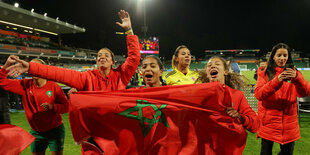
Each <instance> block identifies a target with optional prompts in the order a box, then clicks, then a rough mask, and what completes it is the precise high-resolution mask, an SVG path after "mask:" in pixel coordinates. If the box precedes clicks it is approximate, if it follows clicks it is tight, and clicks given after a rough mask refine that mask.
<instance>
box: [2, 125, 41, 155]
mask: <svg viewBox="0 0 310 155" xmlns="http://www.w3.org/2000/svg"><path fill="white" fill-rule="evenodd" d="M34 139H35V137H34V136H32V135H31V134H30V133H28V132H27V131H26V130H24V129H23V128H21V127H18V126H15V125H10V124H0V146H1V147H0V154H5V155H16V154H20V153H21V152H22V151H23V150H24V149H25V148H27V147H28V146H29V145H30V144H31V143H32V142H33V141H34Z"/></svg>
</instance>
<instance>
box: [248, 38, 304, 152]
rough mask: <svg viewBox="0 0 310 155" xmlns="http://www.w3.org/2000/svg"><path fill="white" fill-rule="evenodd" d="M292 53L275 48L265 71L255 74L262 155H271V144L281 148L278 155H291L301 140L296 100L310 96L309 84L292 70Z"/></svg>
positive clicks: (285, 47)
mask: <svg viewBox="0 0 310 155" xmlns="http://www.w3.org/2000/svg"><path fill="white" fill-rule="evenodd" d="M286 64H290V65H292V64H293V61H292V57H291V49H290V48H289V46H288V45H286V44H284V43H279V44H277V45H275V46H274V47H273V48H272V50H271V54H270V56H269V59H268V61H267V67H266V69H265V70H264V71H263V72H262V73H261V74H258V79H257V84H256V88H255V90H254V94H255V97H256V98H257V100H258V101H259V102H258V116H259V117H260V119H261V127H260V128H259V130H258V132H257V136H258V137H260V138H262V141H261V153H260V154H261V155H271V154H272V147H273V143H274V142H277V143H279V144H280V148H281V152H280V153H279V154H285V155H292V154H293V152H294V142H295V141H296V140H298V139H299V138H300V132H299V125H298V119H297V96H298V97H305V96H307V95H309V94H310V84H309V82H307V81H306V80H305V79H304V77H303V76H302V74H301V73H300V72H299V71H297V70H296V68H295V67H294V66H286Z"/></svg>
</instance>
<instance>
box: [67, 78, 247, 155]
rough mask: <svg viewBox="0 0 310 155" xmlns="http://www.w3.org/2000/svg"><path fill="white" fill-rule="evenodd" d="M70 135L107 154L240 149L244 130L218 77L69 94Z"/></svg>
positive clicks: (233, 151)
mask: <svg viewBox="0 0 310 155" xmlns="http://www.w3.org/2000/svg"><path fill="white" fill-rule="evenodd" d="M70 100H71V105H70V112H69V114H70V124H71V130H72V134H73V138H74V139H75V141H77V142H82V141H84V140H86V139H88V138H89V137H93V138H94V140H95V141H96V142H97V144H98V145H99V146H100V148H101V149H102V150H103V151H104V152H105V153H107V154H208V155H209V154H211V155H212V154H242V151H243V149H244V146H245V142H246V137H247V133H246V132H245V130H244V128H243V126H242V124H241V123H240V121H239V119H237V118H232V117H230V116H228V115H227V114H226V112H225V110H226V107H227V106H231V98H230V95H229V92H228V90H227V89H226V88H225V87H223V86H222V85H221V84H220V83H208V84H194V85H183V86H166V87H156V88H150V89H134V90H122V91H116V92H81V93H79V94H73V95H71V96H70Z"/></svg>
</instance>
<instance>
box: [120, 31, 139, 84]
mask: <svg viewBox="0 0 310 155" xmlns="http://www.w3.org/2000/svg"><path fill="white" fill-rule="evenodd" d="M127 48H128V57H127V59H126V61H125V62H124V63H123V64H122V65H121V80H122V82H123V84H125V85H127V84H128V82H129V81H130V79H131V77H132V76H133V75H134V73H135V72H136V70H137V68H138V66H139V64H140V49H139V39H138V37H137V36H136V35H128V36H127Z"/></svg>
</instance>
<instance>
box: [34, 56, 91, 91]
mask: <svg viewBox="0 0 310 155" xmlns="http://www.w3.org/2000/svg"><path fill="white" fill-rule="evenodd" d="M28 74H31V75H33V76H37V77H41V78H44V79H47V80H51V81H56V82H59V83H63V84H65V85H67V86H70V87H74V88H76V89H78V90H83V89H84V88H85V84H86V80H87V76H86V75H85V74H86V72H83V73H82V72H79V71H75V70H71V69H66V68H60V67H55V66H49V65H43V64H38V63H34V62H30V63H29V71H28Z"/></svg>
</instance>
